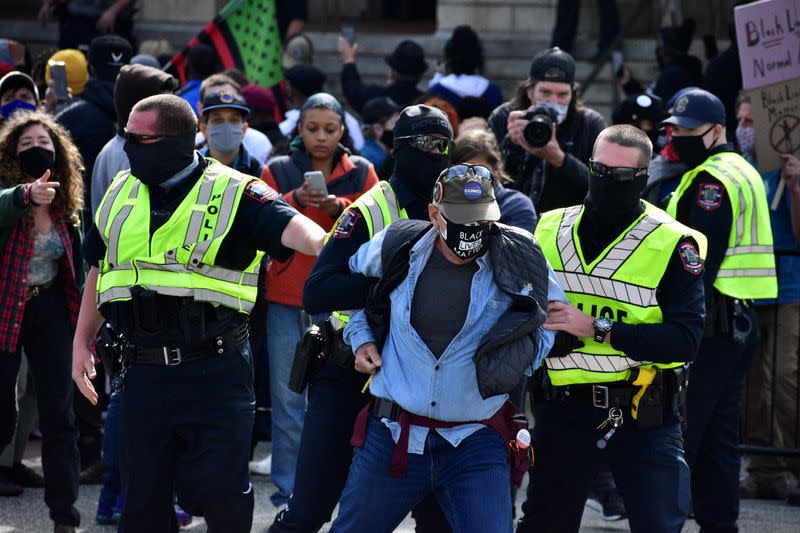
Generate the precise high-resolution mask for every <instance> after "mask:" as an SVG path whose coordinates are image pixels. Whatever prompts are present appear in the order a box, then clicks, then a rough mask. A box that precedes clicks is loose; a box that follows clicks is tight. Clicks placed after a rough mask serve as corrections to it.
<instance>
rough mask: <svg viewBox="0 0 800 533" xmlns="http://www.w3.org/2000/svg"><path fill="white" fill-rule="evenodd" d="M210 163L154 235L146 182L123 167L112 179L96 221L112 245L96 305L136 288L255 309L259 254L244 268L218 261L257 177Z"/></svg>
mask: <svg viewBox="0 0 800 533" xmlns="http://www.w3.org/2000/svg"><path fill="white" fill-rule="evenodd" d="M208 161H209V165H208V166H207V167H206V169H205V172H204V173H203V175H202V176H201V177H200V179H198V180H197V183H195V184H194V186H193V187H192V188H191V190H190V191H189V193H188V194H187V195H186V197H185V198H184V199H183V200H182V201H181V203H180V205H179V206H178V207H177V209H175V211H174V212H173V213H172V215H171V216H170V218H169V219H168V220H167V221H166V222H165V223H164V225H163V226H161V227H160V228H158V229H157V230H156V231H155V232H153V234H152V236H151V234H150V192H149V191H148V187H147V186H146V185H144V184H143V183H142V182H141V181H139V180H138V179H136V178H135V177H134V176H133V175H131V173H130V171H128V170H126V171H122V172H120V173H119V174H117V176H116V177H115V178H114V180H113V181H112V183H111V185H110V186H109V188H108V191H107V192H106V194H105V196H104V197H103V200H102V202H101V204H100V206H99V207H98V209H97V214H96V218H95V224H96V225H97V229H98V231H99V233H100V235H101V237H102V238H103V241H104V242H105V244H106V255H105V258H104V259H103V260H102V261H101V262H100V269H99V270H100V272H99V275H98V278H97V305H98V307H100V306H101V305H102V304H104V303H108V302H118V301H126V300H130V299H131V288H132V287H134V286H139V287H143V288H145V289H149V290H152V291H154V292H156V293H158V294H162V295H165V296H177V297H190V298H193V299H194V300H195V301H198V302H207V303H210V304H213V305H223V306H225V307H229V308H231V309H234V310H236V311H239V312H241V313H245V314H247V313H249V312H250V311H251V310H252V309H253V306H254V305H255V302H256V298H257V296H258V268H259V265H260V263H261V258H262V256H263V255H264V253H263V252H257V253H255V255H254V257H253V260H252V262H251V263H250V264H249V265H248V266H247V268H245V269H244V270H243V271H239V270H235V269H231V268H227V267H222V266H218V265H216V264H215V260H216V257H217V253H218V252H219V249H220V246H221V245H222V242H223V241H224V240H225V237H226V236H227V235H228V232H229V231H230V229H231V226H232V225H233V220H234V217H235V216H236V211H237V210H238V208H239V202H240V200H241V196H242V193H243V192H244V190H245V187H247V184H248V183H249V182H250V181H251V180H254V179H256V178H253V177H251V176H246V175H244V174H241V173H239V172H237V171H235V170H233V169H231V168H229V167H226V166H224V165H221V164H219V163H217V162H216V161H214V160H213V159H208Z"/></svg>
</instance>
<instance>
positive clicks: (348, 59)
mask: <svg viewBox="0 0 800 533" xmlns="http://www.w3.org/2000/svg"><path fill="white" fill-rule="evenodd" d="M357 53H358V43H353V44H352V45H351V44H350V43H348V42H347V39H345V38H344V37H341V36H340V37H339V57H341V58H342V63H355V62H356V54H357Z"/></svg>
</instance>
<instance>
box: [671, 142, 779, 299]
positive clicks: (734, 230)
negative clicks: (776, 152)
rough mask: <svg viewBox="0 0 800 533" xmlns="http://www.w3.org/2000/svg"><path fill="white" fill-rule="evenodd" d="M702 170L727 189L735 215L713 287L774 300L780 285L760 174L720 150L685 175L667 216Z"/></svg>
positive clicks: (733, 294) (731, 293)
mask: <svg viewBox="0 0 800 533" xmlns="http://www.w3.org/2000/svg"><path fill="white" fill-rule="evenodd" d="M701 172H707V173H708V174H710V175H711V176H713V177H714V178H716V179H717V180H719V181H720V182H721V183H722V184H723V185H724V186H725V192H726V193H727V194H728V198H729V199H730V201H731V214H732V215H733V224H731V231H730V235H729V237H728V243H727V249H726V250H725V257H724V259H723V260H722V264H721V265H720V268H719V272H718V273H717V278H716V279H715V280H714V288H716V289H717V290H718V291H719V292H721V293H722V294H725V295H727V296H730V297H732V298H740V299H744V300H751V299H756V298H775V297H776V296H777V295H778V281H777V278H776V276H775V255H774V254H773V249H772V244H773V242H772V227H771V226H770V221H769V211H768V207H767V193H766V191H765V190H764V182H763V181H762V179H761V176H760V175H759V174H758V171H757V170H756V169H755V168H753V167H752V165H750V164H749V163H748V162H747V161H745V159H744V158H742V156H740V155H739V154H735V153H733V152H722V153H719V154H715V155H712V156H711V157H709V158H708V159H706V160H705V161H704V162H703V163H702V164H701V165H700V166H698V167H696V168H693V169H692V170H690V171H688V172H686V173H685V174H684V175H683V177H682V178H681V182H680V184H679V185H678V188H677V189H676V190H675V193H674V194H673V195H672V197H671V198H670V200H669V204H667V213H669V214H670V215H671V216H673V217H674V216H676V213H677V211H678V203H679V202H680V200H681V197H682V196H683V195H684V193H686V191H687V190H688V189H689V187H690V186H691V185H692V182H693V180H694V178H695V176H697V175H698V174H699V173H701Z"/></svg>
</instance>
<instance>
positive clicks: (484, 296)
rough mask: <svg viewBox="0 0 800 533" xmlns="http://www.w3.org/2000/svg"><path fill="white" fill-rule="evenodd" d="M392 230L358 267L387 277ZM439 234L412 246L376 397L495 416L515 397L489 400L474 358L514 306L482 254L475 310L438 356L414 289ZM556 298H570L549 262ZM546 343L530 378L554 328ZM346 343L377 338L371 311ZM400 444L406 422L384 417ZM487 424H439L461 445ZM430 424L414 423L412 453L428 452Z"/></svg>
mask: <svg viewBox="0 0 800 533" xmlns="http://www.w3.org/2000/svg"><path fill="white" fill-rule="evenodd" d="M384 235H385V230H384V231H381V232H380V233H378V234H377V235H375V237H374V238H373V239H372V240H370V241H369V242H366V243H364V244H363V245H361V247H360V248H359V249H358V251H357V252H356V254H355V255H353V257H351V258H350V270H351V271H352V272H354V273H360V274H363V275H365V276H370V277H380V275H381V246H382V244H383V237H384ZM436 236H437V231H436V229H435V228H431V230H430V231H428V233H426V234H425V235H424V236H423V237H422V238H421V239H420V240H419V241H418V242H417V243H416V244H415V245H414V247H413V248H412V249H411V254H410V257H409V270H408V276H407V277H406V279H404V280H403V281H402V282H401V283H400V285H398V287H397V288H396V289H395V290H394V291H393V292H392V294H391V296H390V299H391V322H390V325H389V334H388V336H387V338H386V343H385V344H384V347H383V352H382V353H381V359H382V361H383V364H382V366H381V369H380V371H379V372H377V373H376V374H375V377H374V379H373V380H372V384H371V385H370V389H371V392H372V394H373V395H374V396H377V397H381V398H386V399H389V400H392V401H394V402H396V403H398V404H399V405H401V406H402V407H403V409H405V410H407V411H409V412H410V413H414V414H417V415H421V416H425V417H428V418H433V419H436V420H442V421H451V422H458V421H475V420H485V419H488V418H491V416H492V415H494V413H495V412H496V411H497V410H498V409H500V407H501V406H502V405H503V403H504V402H505V401H506V400H507V399H508V395H507V394H503V395H498V396H492V397H490V398H487V399H485V400H484V399H483V398H481V395H480V393H479V392H478V385H477V379H476V372H475V364H474V363H473V360H472V359H473V356H474V355H475V352H476V351H477V349H478V345H479V344H480V342H481V340H482V339H483V337H484V335H485V334H486V333H487V332H488V331H489V329H490V328H491V327H492V326H493V325H494V324H495V323H496V322H497V321H498V319H499V318H500V316H501V315H502V314H503V313H504V312H505V311H506V310H507V309H508V308H509V307H510V305H511V298H510V297H509V296H508V295H507V294H505V293H504V292H503V291H502V290H501V289H500V288H499V287H498V286H497V285H496V284H495V282H494V277H493V275H492V263H491V260H490V259H489V257H487V255H486V254H484V255H483V256H481V257H479V258H478V259H477V262H478V271H477V272H476V273H475V275H474V276H473V279H472V288H471V292H470V307H469V311H468V312H467V318H466V320H465V322H464V326H463V327H462V329H461V331H460V332H459V333H458V334H457V335H456V336H455V338H454V339H453V340H452V341H451V342H450V345H449V346H448V347H447V348H446V349H445V351H444V353H443V354H442V356H441V357H440V358H439V359H438V360H437V359H436V357H434V355H433V354H432V353H431V351H430V350H429V349H428V346H427V345H426V344H425V342H424V341H423V340H422V339H421V338H420V336H419V335H418V334H417V332H416V331H415V330H414V328H412V327H411V303H412V301H413V299H414V288H415V287H416V284H417V279H418V278H419V275H420V273H421V272H422V269H423V268H424V267H425V264H426V263H427V262H428V258H429V257H430V255H431V251H432V249H433V246H434V243H435V241H436ZM548 300H559V301H563V302H566V301H567V299H566V295H565V294H564V292H563V291H562V290H561V287H560V286H559V285H558V281H557V280H556V277H555V274H554V272H553V270H552V269H551V268H550V266H549V265H548ZM442 312H447V302H446V295H443V302H442ZM538 336H539V346H538V352H537V354H536V357H535V358H534V361H533V363H532V364H531V367H530V368H529V369H528V370H527V371H526V373H527V374H528V375H530V374H531V373H532V372H533V370H534V369H536V368H537V367H538V366H539V365H540V364H541V362H542V360H543V359H544V357H545V355H547V353H548V352H549V351H550V348H551V347H552V345H553V338H554V332H552V331H547V330H545V329H543V328H541V327H540V328H539V331H538ZM344 337H345V341H346V342H347V343H348V344H349V345H350V346H352V347H353V351H355V350H356V349H357V348H358V347H360V346H361V345H363V344H365V343H367V342H373V341H374V337H373V335H372V331H371V330H370V327H369V324H368V323H367V320H366V317H365V315H364V312H363V310H358V311H355V312H354V313H353V314H352V315H351V317H350V321H349V322H348V324H347V326H346V328H345V330H344ZM384 424H386V426H387V427H389V429H390V430H391V431H392V435H393V437H394V439H395V441H397V439H398V437H399V434H400V426H399V424H397V423H396V422H390V421H388V420H386V419H384ZM482 427H483V425H482V424H463V425H460V426H455V427H453V428H446V429H437V430H436V431H438V432H439V434H441V435H442V437H444V438H445V439H446V440H447V441H448V442H450V444H452V445H453V446H458V444H459V443H460V442H461V441H462V440H464V439H465V438H467V437H468V436H470V435H471V434H472V433H474V432H475V431H477V430H479V429H481V428H482ZM427 434H428V428H426V427H418V426H411V431H410V434H409V445H408V452H409V453H417V454H421V453H422V451H423V449H424V445H425V438H426V436H427Z"/></svg>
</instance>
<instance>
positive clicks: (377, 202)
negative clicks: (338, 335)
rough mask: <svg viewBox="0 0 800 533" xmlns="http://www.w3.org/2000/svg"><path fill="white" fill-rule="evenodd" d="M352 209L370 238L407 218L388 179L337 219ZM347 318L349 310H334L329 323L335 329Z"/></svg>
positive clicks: (366, 193)
mask: <svg viewBox="0 0 800 533" xmlns="http://www.w3.org/2000/svg"><path fill="white" fill-rule="evenodd" d="M352 210H357V211H358V212H359V213H361V216H362V217H364V221H365V222H366V223H367V231H368V233H369V238H370V239H371V238H372V237H373V236H374V235H375V234H376V233H378V232H379V231H381V230H382V229H383V228H385V227H386V226H388V225H389V224H391V223H392V222H395V221H396V220H400V219H402V218H404V219H407V218H408V213H406V210H405V209H402V208H401V207H400V204H399V203H398V201H397V196H396V195H395V193H394V190H393V189H392V186H391V184H390V183H389V182H388V181H379V182H378V183H377V184H376V185H374V186H373V187H372V188H371V189H370V190H368V191H367V192H365V193H364V194H363V195H361V197H360V198H359V199H358V200H356V201H355V202H353V203H352V204H350V207H348V208H347V209H346V210H345V211H344V212H343V213H342V214H341V215H340V216H339V220H341V219H342V218H343V217H344V216H346V214H347V213H348V212H349V211H352ZM339 220H337V221H336V224H334V225H333V229H332V230H331V231H330V233H328V235H327V236H326V237H325V242H328V239H330V237H331V235H333V233H334V232H335V231H336V228H337V226H338V225H339ZM349 320H350V311H334V312H333V313H331V324H332V325H333V327H334V328H335V329H342V328H344V326H345V324H347V322H348V321H349Z"/></svg>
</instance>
